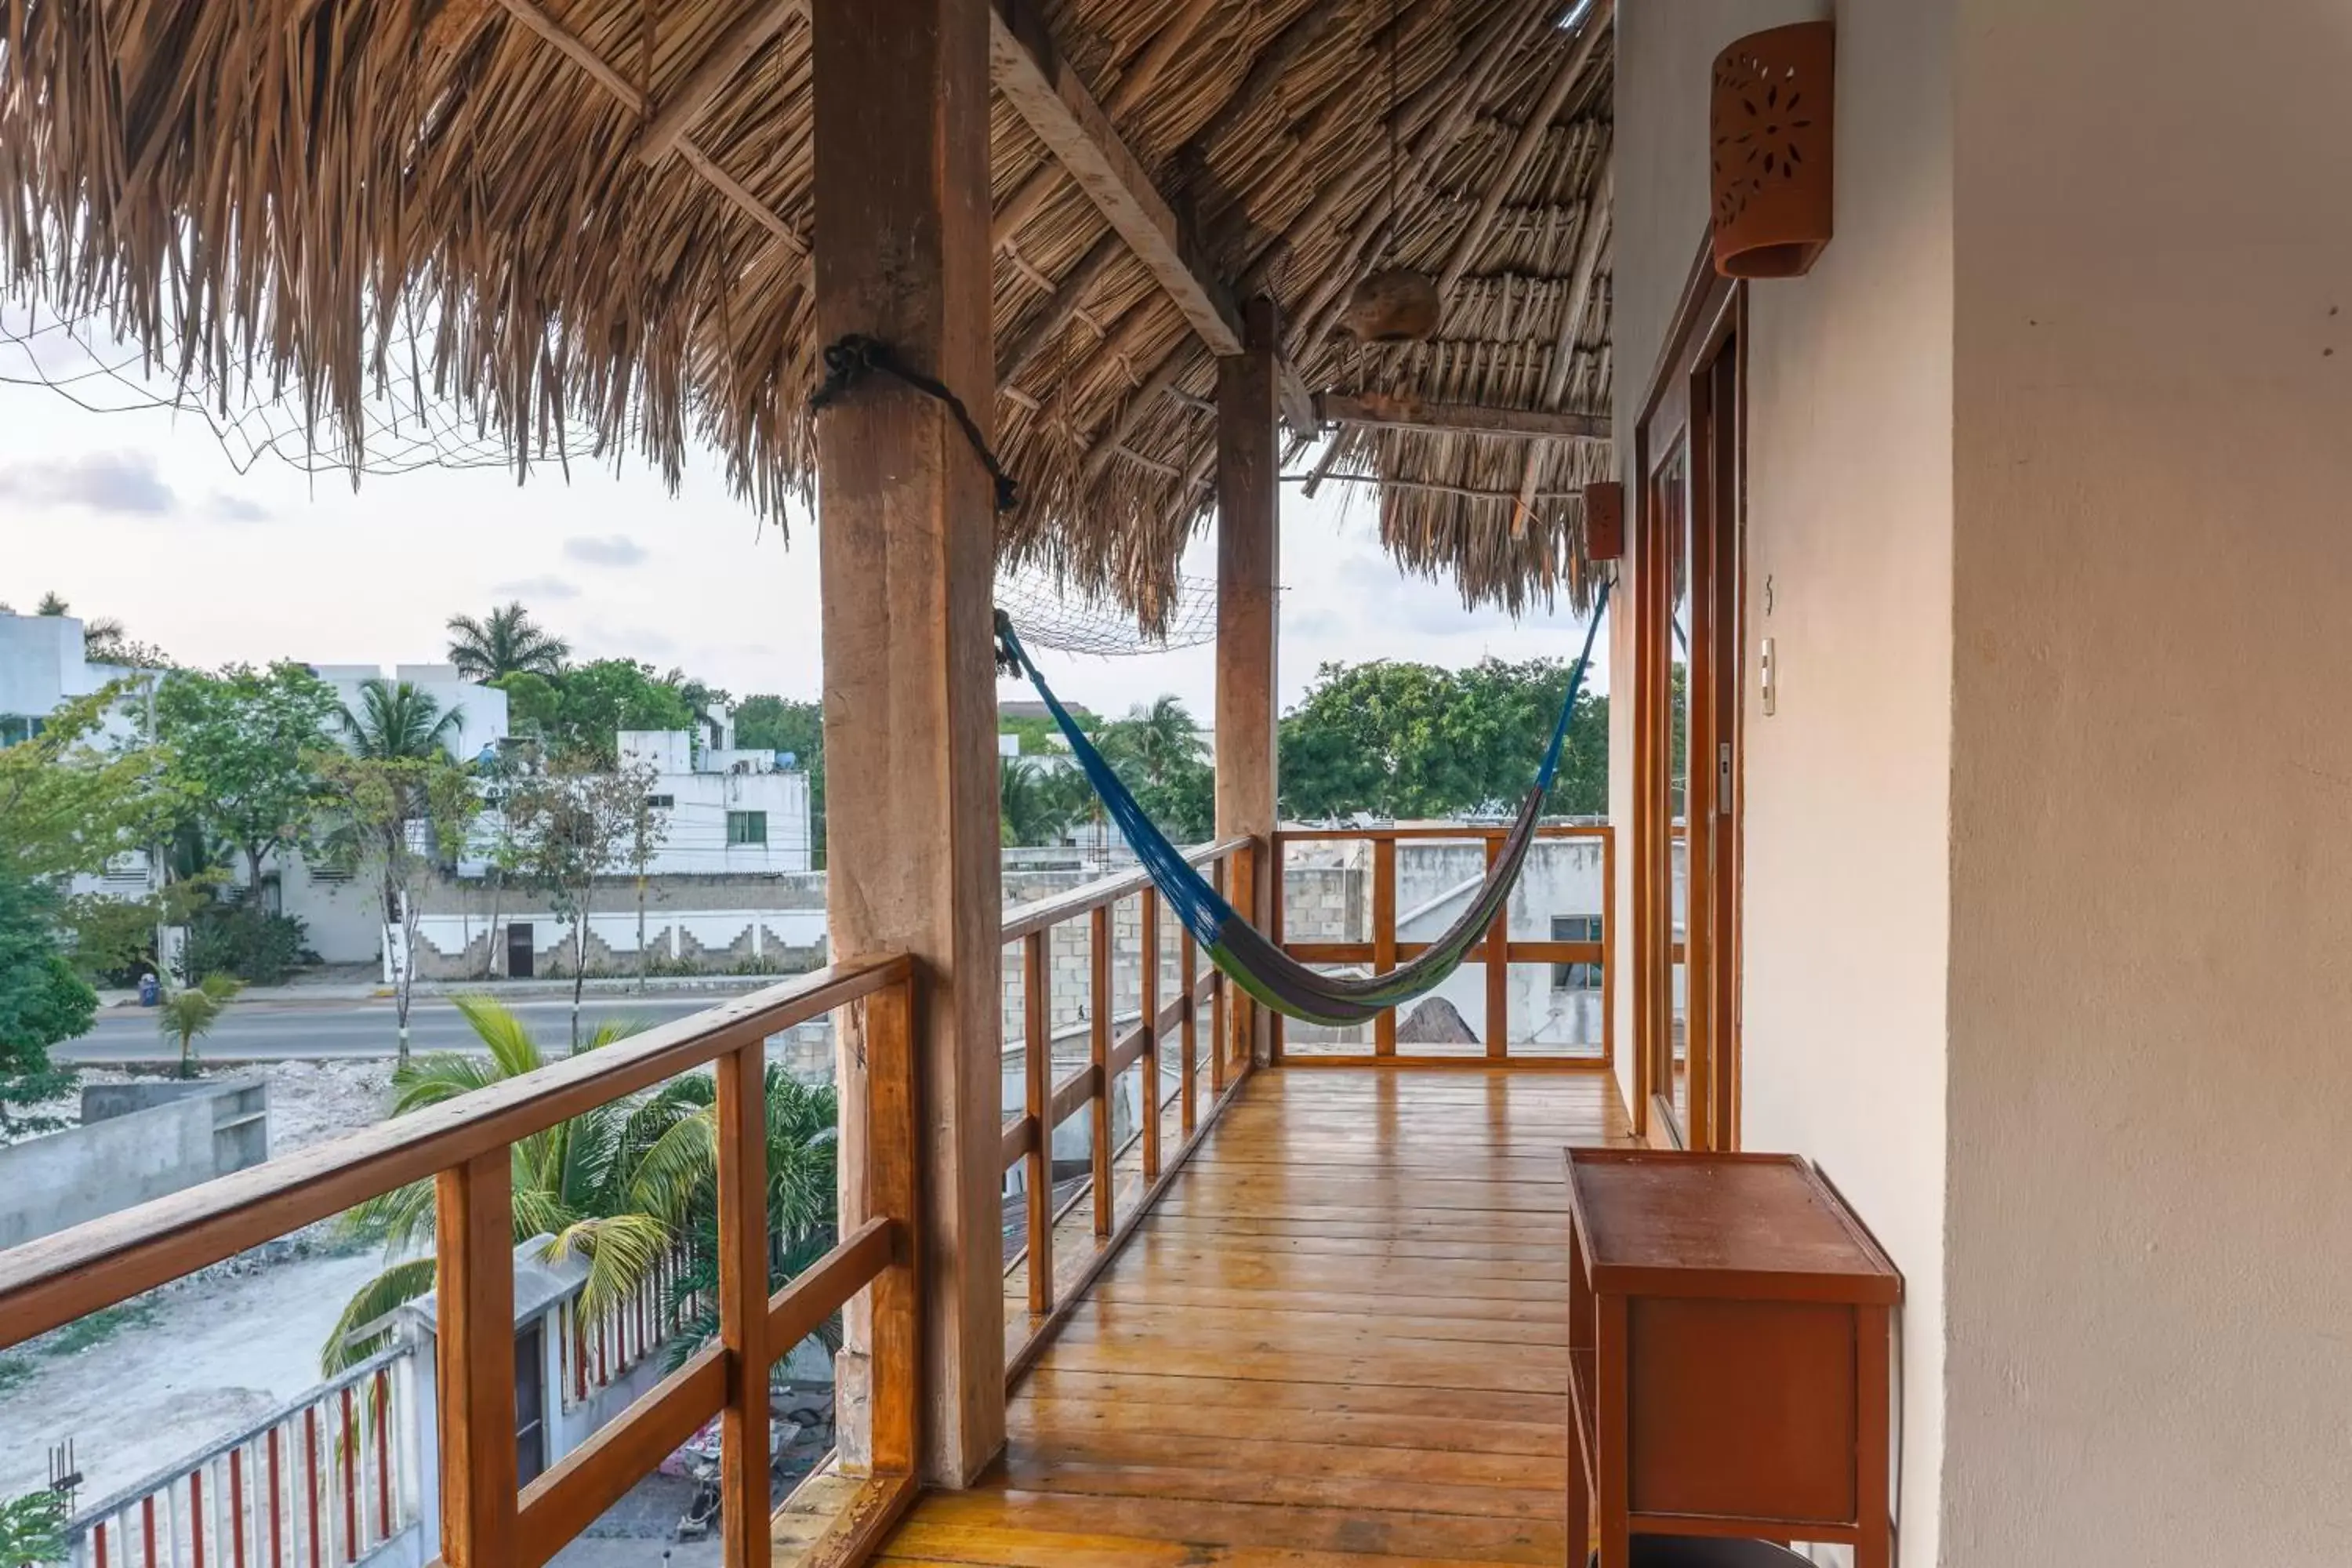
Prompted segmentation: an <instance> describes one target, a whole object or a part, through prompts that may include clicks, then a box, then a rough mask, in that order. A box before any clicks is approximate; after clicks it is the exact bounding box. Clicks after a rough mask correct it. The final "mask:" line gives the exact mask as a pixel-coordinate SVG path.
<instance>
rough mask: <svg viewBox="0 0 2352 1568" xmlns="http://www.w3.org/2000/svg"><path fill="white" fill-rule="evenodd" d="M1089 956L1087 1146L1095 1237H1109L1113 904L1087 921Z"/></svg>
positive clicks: (1103, 905) (1110, 1214) (1102, 905)
mask: <svg viewBox="0 0 2352 1568" xmlns="http://www.w3.org/2000/svg"><path fill="white" fill-rule="evenodd" d="M1087 958H1088V959H1089V961H1090V962H1091V965H1092V973H1093V984H1091V985H1090V986H1089V987H1088V988H1087V1015H1088V1016H1089V1017H1090V1018H1091V1020H1092V1022H1091V1023H1090V1025H1089V1026H1088V1027H1087V1046H1088V1059H1089V1060H1091V1061H1092V1062H1093V1063H1094V1069H1095V1091H1094V1096H1093V1098H1092V1100H1089V1101H1088V1102H1087V1111H1088V1113H1089V1116H1090V1121H1088V1124H1087V1148H1088V1149H1089V1150H1090V1151H1091V1152H1092V1154H1093V1157H1094V1173H1095V1236H1096V1237H1097V1239H1108V1237H1109V1236H1110V1229H1111V1220H1112V1218H1113V1217H1114V1216H1113V1215H1112V1213H1111V1205H1112V1202H1113V1200H1114V1198H1115V1197H1116V1194H1114V1193H1113V1192H1112V1191H1111V1158H1110V1156H1111V1147H1110V1090H1111V1082H1110V906H1109V905H1108V904H1100V905H1097V906H1096V909H1095V912H1094V915H1093V917H1092V919H1091V920H1090V921H1089V922H1088V924H1087Z"/></svg>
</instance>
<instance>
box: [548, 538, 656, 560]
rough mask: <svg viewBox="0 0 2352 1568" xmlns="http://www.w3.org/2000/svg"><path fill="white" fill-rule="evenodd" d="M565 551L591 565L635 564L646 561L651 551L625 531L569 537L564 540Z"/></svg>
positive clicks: (574, 558)
mask: <svg viewBox="0 0 2352 1568" xmlns="http://www.w3.org/2000/svg"><path fill="white" fill-rule="evenodd" d="M563 553H564V554H566V555H568V556H570V557H571V558H572V560H574V561H580V562H584V563H587V564H588V565H591V566H635V565H637V564H638V563H641V562H643V561H645V560H646V557H647V556H648V554H649V553H650V552H648V551H647V550H646V547H645V546H644V545H642V544H639V543H638V542H636V541H635V540H634V539H631V538H630V537H629V536H628V535H627V534H625V533H606V534H599V535H596V536H593V537H589V538H581V539H567V540H565V541H564V542H563Z"/></svg>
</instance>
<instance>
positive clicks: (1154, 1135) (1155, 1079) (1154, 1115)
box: [1140, 882, 1160, 1187]
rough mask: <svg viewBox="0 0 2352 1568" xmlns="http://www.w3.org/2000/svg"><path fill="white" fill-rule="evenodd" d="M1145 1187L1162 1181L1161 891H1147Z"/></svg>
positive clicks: (1146, 887)
mask: <svg viewBox="0 0 2352 1568" xmlns="http://www.w3.org/2000/svg"><path fill="white" fill-rule="evenodd" d="M1142 914H1143V982H1142V986H1141V993H1142V999H1143V1060H1142V1062H1141V1064H1140V1065H1141V1070H1142V1073H1143V1093H1142V1096H1141V1099H1142V1101H1143V1184H1144V1185H1145V1186H1147V1187H1148V1186H1150V1184H1152V1183H1154V1182H1156V1181H1158V1180H1159V1179H1160V892H1159V889H1156V888H1154V887H1152V886H1151V885H1150V883H1148V882H1147V883H1145V884H1144V888H1143V909H1142Z"/></svg>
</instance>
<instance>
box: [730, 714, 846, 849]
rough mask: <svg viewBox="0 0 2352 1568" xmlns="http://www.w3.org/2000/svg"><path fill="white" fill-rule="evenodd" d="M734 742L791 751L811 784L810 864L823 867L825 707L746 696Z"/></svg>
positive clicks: (761, 749)
mask: <svg viewBox="0 0 2352 1568" xmlns="http://www.w3.org/2000/svg"><path fill="white" fill-rule="evenodd" d="M735 743H736V744H737V745H739V746H740V747H742V748H743V749H744V750H746V751H752V752H791V753H792V756H793V766H794V767H797V768H800V769H802V770H803V771H804V772H805V773H807V774H808V781H809V845H810V864H811V865H813V866H816V867H819V868H822V867H823V866H824V704H822V703H818V702H801V701H795V700H793V699H791V698H787V697H775V696H754V697H746V698H745V699H743V700H742V702H741V704H740V706H738V707H737V708H736V710H735Z"/></svg>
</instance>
